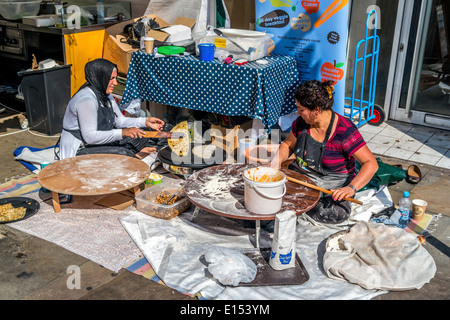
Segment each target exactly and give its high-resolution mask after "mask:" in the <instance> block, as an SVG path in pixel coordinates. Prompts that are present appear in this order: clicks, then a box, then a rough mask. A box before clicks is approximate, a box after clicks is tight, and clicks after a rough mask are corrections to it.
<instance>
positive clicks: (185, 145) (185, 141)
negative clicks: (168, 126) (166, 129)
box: [167, 121, 189, 157]
mask: <svg viewBox="0 0 450 320" xmlns="http://www.w3.org/2000/svg"><path fill="white" fill-rule="evenodd" d="M170 132H181V133H184V138H179V139H178V138H177V139H167V144H168V145H169V147H170V149H171V150H172V152H173V153H175V154H177V155H179V156H180V157H182V156H185V155H187V154H188V153H189V131H188V127H187V121H183V122H180V123H179V124H177V125H176V126H175V127H173V129H172V130H170Z"/></svg>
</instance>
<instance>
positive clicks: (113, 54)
mask: <svg viewBox="0 0 450 320" xmlns="http://www.w3.org/2000/svg"><path fill="white" fill-rule="evenodd" d="M146 17H149V18H152V19H155V21H156V22H157V23H158V24H159V26H160V28H159V29H152V30H150V31H149V32H148V33H147V36H149V37H153V38H154V39H155V40H157V41H161V42H164V41H166V39H167V38H169V36H170V33H168V32H165V31H164V30H163V29H164V28H165V27H170V26H171V25H170V24H169V23H168V22H166V21H164V20H163V19H161V18H160V17H158V16H157V15H154V14H150V15H147V16H146ZM139 19H140V17H139V18H135V19H132V20H128V21H124V22H121V23H117V24H115V25H113V26H111V27H109V28H107V29H106V30H105V31H106V32H105V42H104V45H103V58H104V59H107V60H109V61H111V62H113V63H115V64H117V67H118V68H119V72H120V73H122V74H127V73H128V66H129V65H130V61H131V55H132V54H133V52H134V51H137V50H139V49H134V48H133V47H132V46H131V45H130V44H128V43H126V41H125V39H126V38H127V36H126V35H125V34H124V32H123V29H124V28H125V26H127V25H129V24H132V23H134V22H136V21H137V20H139ZM195 22H196V20H195V19H189V18H183V17H179V18H177V20H176V21H175V22H174V25H183V26H186V27H188V28H192V27H193V26H194V25H195ZM122 39H123V40H122ZM121 40H122V41H124V42H121Z"/></svg>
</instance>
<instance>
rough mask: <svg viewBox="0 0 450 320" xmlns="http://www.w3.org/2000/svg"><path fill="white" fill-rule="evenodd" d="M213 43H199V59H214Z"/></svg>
mask: <svg viewBox="0 0 450 320" xmlns="http://www.w3.org/2000/svg"><path fill="white" fill-rule="evenodd" d="M215 47H216V46H215V45H214V44H212V43H200V44H199V45H198V50H199V51H200V60H202V61H212V60H214V50H215Z"/></svg>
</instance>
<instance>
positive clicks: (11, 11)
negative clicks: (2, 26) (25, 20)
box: [0, 0, 42, 20]
mask: <svg viewBox="0 0 450 320" xmlns="http://www.w3.org/2000/svg"><path fill="white" fill-rule="evenodd" d="M41 2H42V1H40V0H38V1H5V0H1V1H0V14H1V15H2V16H3V18H5V19H7V20H19V19H22V17H26V16H35V15H37V14H38V12H39V9H40V4H41Z"/></svg>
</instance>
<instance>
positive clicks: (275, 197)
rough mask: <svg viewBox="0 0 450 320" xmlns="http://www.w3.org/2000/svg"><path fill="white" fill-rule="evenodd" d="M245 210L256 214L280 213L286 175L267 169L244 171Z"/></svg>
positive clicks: (258, 168) (257, 168) (259, 168)
mask: <svg viewBox="0 0 450 320" xmlns="http://www.w3.org/2000/svg"><path fill="white" fill-rule="evenodd" d="M243 176H244V202H245V208H246V209H247V210H249V211H251V212H254V213H257V214H274V213H277V212H278V211H280V209H281V205H282V204H283V196H284V194H285V193H286V175H285V174H284V173H283V172H281V171H280V170H277V169H273V168H269V167H256V168H250V169H246V170H245V171H244V174H243Z"/></svg>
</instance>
